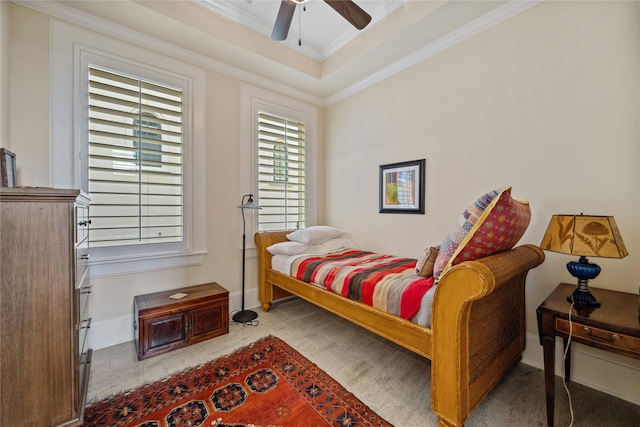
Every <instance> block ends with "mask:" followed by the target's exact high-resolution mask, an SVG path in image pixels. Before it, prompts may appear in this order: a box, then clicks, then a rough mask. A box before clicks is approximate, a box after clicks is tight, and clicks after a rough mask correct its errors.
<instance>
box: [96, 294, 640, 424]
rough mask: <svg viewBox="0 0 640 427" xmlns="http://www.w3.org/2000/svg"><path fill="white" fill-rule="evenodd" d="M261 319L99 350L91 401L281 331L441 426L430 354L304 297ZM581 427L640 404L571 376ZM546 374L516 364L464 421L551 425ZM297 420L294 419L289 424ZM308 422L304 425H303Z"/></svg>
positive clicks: (632, 417)
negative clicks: (152, 353) (212, 333)
mask: <svg viewBox="0 0 640 427" xmlns="http://www.w3.org/2000/svg"><path fill="white" fill-rule="evenodd" d="M256 311H257V312H258V314H259V317H258V320H259V322H260V323H259V325H258V326H256V327H253V326H243V325H231V326H230V328H229V334H227V335H223V336H220V337H216V338H213V339H211V340H208V341H205V342H201V343H198V344H194V345H192V346H190V347H185V348H182V349H179V350H176V351H173V352H170V353H166V354H162V355H159V356H156V357H152V358H150V359H146V360H143V361H138V359H137V356H136V348H135V344H134V342H133V341H131V342H128V343H123V344H119V345H116V346H113V347H109V348H104V349H100V350H96V351H94V355H93V363H92V365H93V366H92V369H91V379H90V383H89V396H88V399H89V400H90V401H94V400H98V399H102V398H105V397H107V396H111V395H114V394H116V393H118V392H121V391H126V390H130V389H133V388H136V387H138V386H140V385H143V384H147V383H151V382H154V381H158V380H161V379H163V378H166V377H167V376H169V375H171V374H172V373H176V372H180V371H183V370H185V369H187V368H189V367H192V366H197V365H200V364H203V363H206V362H207V361H209V360H212V359H215V358H218V357H220V356H223V355H226V354H229V353H231V352H233V351H234V350H236V349H238V348H240V347H242V346H245V345H248V344H250V343H252V342H253V341H256V340H258V339H260V338H262V337H264V336H267V335H274V336H277V337H279V338H281V339H283V340H284V341H286V342H287V343H288V344H289V345H291V346H292V347H294V348H296V349H297V350H298V351H299V352H300V353H302V354H303V355H304V356H305V357H307V358H308V359H309V360H311V361H312V362H314V363H316V364H317V365H318V366H319V367H320V368H321V369H323V370H324V371H326V372H327V373H328V374H329V375H331V376H332V377H333V378H334V379H336V380H337V381H338V382H340V383H341V384H342V385H343V386H345V387H346V388H347V389H348V390H349V391H351V392H353V393H354V394H355V395H356V396H357V397H358V398H359V399H361V400H362V401H363V402H365V403H366V404H367V405H368V406H369V407H370V408H371V409H372V410H374V411H375V412H376V413H378V414H379V415H380V416H382V417H383V418H385V419H386V420H387V421H389V422H390V423H392V424H394V425H395V426H397V427H428V426H437V417H436V416H435V414H434V413H433V412H431V391H430V389H431V379H430V369H431V365H430V361H429V360H428V359H425V358H422V357H420V356H417V355H415V354H413V353H411V352H409V351H407V350H405V349H403V348H401V347H398V346H397V345H395V344H393V343H391V342H389V341H387V340H384V339H382V338H380V337H378V336H376V335H374V334H372V333H370V332H368V331H365V330H364V329H362V328H360V327H358V326H355V325H353V324H351V323H349V322H346V321H344V320H342V319H341V318H339V317H338V316H335V315H333V314H331V313H328V312H326V311H324V310H321V309H319V308H317V307H315V306H313V305H312V304H309V303H307V302H305V301H303V300H300V299H290V300H287V301H284V302H280V303H275V304H274V305H273V308H272V309H271V310H270V311H269V312H268V313H264V312H263V311H262V310H261V309H257V310H256ZM556 381H557V384H556V386H557V392H556V412H555V413H556V416H555V425H556V426H565V425H569V422H570V413H569V407H568V399H567V396H566V394H565V393H564V390H563V388H562V383H561V380H560V378H558V377H556ZM569 389H570V390H571V393H572V400H573V409H574V414H575V420H574V426H576V427H591V426H593V427H600V426H605V425H606V426H617V427H627V426H628V427H634V426H635V427H637V426H638V425H640V424H639V423H638V420H640V406H637V405H634V404H632V403H629V402H626V401H623V400H621V399H617V398H615V397H613V396H610V395H607V394H604V393H601V392H598V391H595V390H592V389H589V388H587V387H584V386H581V385H579V384H574V383H569ZM545 408H546V407H545V391H544V375H543V372H542V371H541V370H539V369H536V368H532V367H530V366H528V365H524V364H522V363H520V364H518V365H516V366H514V367H513V368H512V369H511V370H510V371H509V372H508V373H507V375H506V377H505V378H504V379H503V381H502V382H501V383H500V384H498V386H497V387H496V388H495V389H494V390H493V391H492V392H491V393H490V394H489V395H488V396H487V398H486V399H485V400H484V401H483V402H482V403H481V404H480V405H479V406H478V407H477V408H476V409H475V410H474V411H473V412H472V414H471V416H470V418H469V419H468V420H467V423H466V424H465V426H467V427H473V426H491V427H494V426H519V427H522V426H545V425H546V412H545ZM288 427H295V426H288ZM300 427H305V426H300Z"/></svg>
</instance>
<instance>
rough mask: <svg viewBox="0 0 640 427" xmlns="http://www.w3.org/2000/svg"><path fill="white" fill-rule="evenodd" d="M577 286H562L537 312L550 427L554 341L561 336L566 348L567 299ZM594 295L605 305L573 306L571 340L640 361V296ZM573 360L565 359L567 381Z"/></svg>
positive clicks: (596, 291) (600, 291)
mask: <svg viewBox="0 0 640 427" xmlns="http://www.w3.org/2000/svg"><path fill="white" fill-rule="evenodd" d="M575 287H576V285H570V284H567V283H561V284H560V285H558V287H557V288H556V289H555V290H554V291H553V293H551V295H549V297H548V298H547V299H546V300H545V301H544V302H543V303H542V304H541V305H540V307H538V309H537V311H536V313H537V316H538V332H539V334H540V344H541V345H542V347H543V352H544V386H545V392H546V397H547V424H548V425H549V426H553V409H554V392H555V387H554V386H555V348H556V347H555V338H556V336H559V337H562V339H563V343H564V347H565V349H566V347H567V340H568V338H569V327H570V325H569V308H570V307H571V304H570V303H569V302H567V296H568V295H571V293H572V292H573V291H574V289H575ZM591 293H592V294H593V295H594V296H595V297H596V299H597V300H598V301H600V302H601V303H602V306H601V307H599V308H582V307H580V306H574V307H573V310H572V313H571V323H572V334H571V341H572V342H574V341H575V342H579V343H581V344H585V345H588V346H591V347H596V348H599V349H602V350H606V351H610V352H611V353H616V354H621V355H623V356H628V357H632V358H634V359H640V318H639V317H638V295H634V294H629V293H625V292H616V291H609V290H605V289H594V288H591ZM569 345H571V344H569ZM569 350H570V349H569ZM570 357H571V352H570V351H569V352H567V359H566V360H565V379H566V380H567V381H568V380H569V372H570V367H571V360H570Z"/></svg>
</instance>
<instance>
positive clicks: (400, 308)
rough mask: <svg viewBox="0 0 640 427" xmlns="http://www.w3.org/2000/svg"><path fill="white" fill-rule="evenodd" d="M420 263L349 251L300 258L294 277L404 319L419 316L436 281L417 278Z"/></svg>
mask: <svg viewBox="0 0 640 427" xmlns="http://www.w3.org/2000/svg"><path fill="white" fill-rule="evenodd" d="M415 267H416V260H415V259H409V258H399V257H395V256H392V255H380V254H376V253H372V252H363V251H356V250H347V251H344V252H339V253H333V254H329V255H310V256H303V257H299V258H297V259H296V260H295V261H294V262H293V263H292V264H291V275H292V276H294V277H295V278H297V279H299V280H302V281H304V282H308V283H314V284H316V285H319V286H322V287H324V288H326V289H328V290H330V291H332V292H334V293H336V294H340V295H342V296H344V297H346V298H349V299H351V300H354V301H359V302H362V303H364V304H368V305H370V306H373V307H375V308H378V309H380V310H383V311H386V312H387V313H391V314H395V315H396V316H400V317H402V318H404V319H408V320H411V318H412V317H413V316H414V315H415V314H416V313H417V312H418V309H419V308H420V302H421V300H422V297H423V295H424V294H425V293H426V292H427V291H428V290H429V288H431V287H432V286H433V277H420V276H416V271H415Z"/></svg>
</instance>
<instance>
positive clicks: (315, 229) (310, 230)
mask: <svg viewBox="0 0 640 427" xmlns="http://www.w3.org/2000/svg"><path fill="white" fill-rule="evenodd" d="M345 234H347V233H346V232H344V231H342V230H338V229H337V228H333V227H329V226H328V225H314V226H311V227H307V228H301V229H300V230H296V231H294V232H292V233H289V234H287V239H289V240H292V241H294V242H300V243H306V244H307V245H317V244H319V243H324V242H326V241H327V240H330V239H334V238H336V237H340V236H344V235H345Z"/></svg>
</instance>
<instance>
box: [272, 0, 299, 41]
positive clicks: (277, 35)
mask: <svg viewBox="0 0 640 427" xmlns="http://www.w3.org/2000/svg"><path fill="white" fill-rule="evenodd" d="M296 4H297V3H296V2H294V1H293V0H282V3H280V10H278V17H277V18H276V23H275V25H274V26H273V32H272V33H271V38H272V39H273V40H279V41H282V40H286V39H287V35H288V34H289V27H291V19H293V12H295V11H296Z"/></svg>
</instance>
